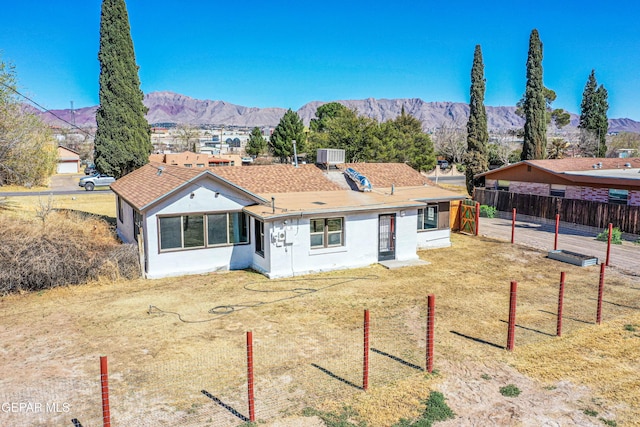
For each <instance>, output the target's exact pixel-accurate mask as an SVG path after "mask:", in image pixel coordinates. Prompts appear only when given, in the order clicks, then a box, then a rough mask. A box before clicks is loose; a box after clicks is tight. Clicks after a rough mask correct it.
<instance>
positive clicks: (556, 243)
mask: <svg viewBox="0 0 640 427" xmlns="http://www.w3.org/2000/svg"><path fill="white" fill-rule="evenodd" d="M559 230H560V214H556V237H555V240H554V241H553V250H554V251H557V250H558V231H559Z"/></svg>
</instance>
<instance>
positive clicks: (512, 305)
mask: <svg viewBox="0 0 640 427" xmlns="http://www.w3.org/2000/svg"><path fill="white" fill-rule="evenodd" d="M517 291H518V282H516V281H512V282H511V293H510V297H509V330H508V332H507V350H509V351H513V347H514V344H515V334H516V293H517Z"/></svg>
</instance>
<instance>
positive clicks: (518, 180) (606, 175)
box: [475, 157, 640, 206]
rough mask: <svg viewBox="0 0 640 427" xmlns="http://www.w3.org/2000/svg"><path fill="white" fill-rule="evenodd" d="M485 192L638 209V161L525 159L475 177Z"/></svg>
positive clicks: (623, 159)
mask: <svg viewBox="0 0 640 427" xmlns="http://www.w3.org/2000/svg"><path fill="white" fill-rule="evenodd" d="M475 178H476V181H479V182H480V184H481V186H483V187H484V188H485V189H487V190H503V191H508V192H511V193H517V194H534V195H538V196H551V197H560V198H565V199H575V200H588V201H592V202H600V203H608V204H622V205H627V206H640V158H638V157H635V158H565V159H545V160H525V161H521V162H518V163H514V164H512V165H508V166H503V167H501V168H499V169H494V170H491V171H488V172H484V173H482V174H479V175H476V177H475Z"/></svg>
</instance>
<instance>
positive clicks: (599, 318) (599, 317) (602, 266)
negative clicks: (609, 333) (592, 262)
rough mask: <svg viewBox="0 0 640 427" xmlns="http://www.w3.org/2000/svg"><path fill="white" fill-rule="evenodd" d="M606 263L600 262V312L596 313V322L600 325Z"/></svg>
mask: <svg viewBox="0 0 640 427" xmlns="http://www.w3.org/2000/svg"><path fill="white" fill-rule="evenodd" d="M604 268H605V265H604V264H600V284H599V285H598V313H597V314H596V323H597V324H598V325H599V324H600V322H601V321H602V293H603V290H604Z"/></svg>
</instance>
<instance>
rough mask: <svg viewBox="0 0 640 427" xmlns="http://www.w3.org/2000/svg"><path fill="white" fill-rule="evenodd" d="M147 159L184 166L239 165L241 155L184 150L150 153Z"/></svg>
mask: <svg viewBox="0 0 640 427" xmlns="http://www.w3.org/2000/svg"><path fill="white" fill-rule="evenodd" d="M149 161H150V162H156V163H165V164H167V165H172V166H182V167H185V168H209V167H214V166H234V165H238V166H240V165H241V163H242V162H241V157H240V156H238V155H220V156H213V155H211V154H208V153H193V152H191V151H184V152H182V153H167V154H150V155H149Z"/></svg>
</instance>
